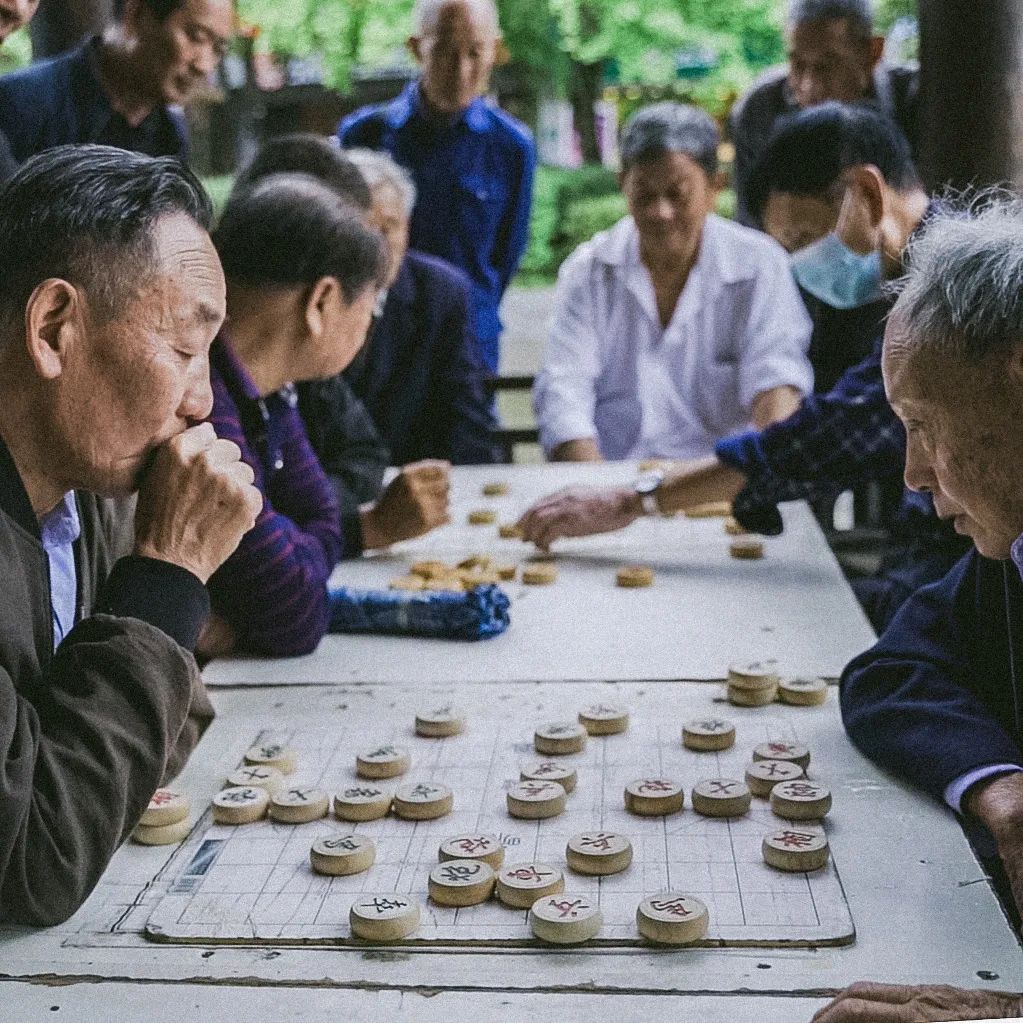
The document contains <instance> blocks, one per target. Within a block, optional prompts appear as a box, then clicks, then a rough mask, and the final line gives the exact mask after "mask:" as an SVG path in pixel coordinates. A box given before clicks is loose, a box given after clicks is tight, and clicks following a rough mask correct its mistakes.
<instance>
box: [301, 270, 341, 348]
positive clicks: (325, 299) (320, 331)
mask: <svg viewBox="0 0 1023 1023" xmlns="http://www.w3.org/2000/svg"><path fill="white" fill-rule="evenodd" d="M340 292H341V286H340V285H339V284H338V282H337V280H336V278H334V277H321V278H320V279H319V280H318V281H317V282H316V283H315V284H314V285H313V286H312V287H311V288H310V289H309V291H308V292H307V293H306V300H305V310H304V313H303V315H304V318H305V326H306V330H307V331H308V332H309V335H310V337H313V338H316V339H317V340H319V339H320V338H322V337H323V335H324V333H326V330H327V318H328V315H329V312H328V311H329V309H330V305H331V303H332V302H334V301H336V300H337V299H338V298H340V297H341V295H340Z"/></svg>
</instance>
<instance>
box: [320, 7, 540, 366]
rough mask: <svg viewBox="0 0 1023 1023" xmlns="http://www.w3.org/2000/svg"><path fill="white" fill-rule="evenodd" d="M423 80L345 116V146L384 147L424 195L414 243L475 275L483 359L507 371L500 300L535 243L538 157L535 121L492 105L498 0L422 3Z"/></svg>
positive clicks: (418, 14) (417, 43)
mask: <svg viewBox="0 0 1023 1023" xmlns="http://www.w3.org/2000/svg"><path fill="white" fill-rule="evenodd" d="M413 20H414V24H415V34H414V35H413V36H412V37H411V38H410V39H409V43H408V45H409V49H410V50H411V51H412V54H413V56H414V57H415V59H416V60H417V61H418V62H419V64H420V65H421V67H422V75H421V77H420V79H419V81H418V82H415V83H413V84H412V85H410V86H409V87H408V88H407V89H406V90H405V91H404V92H403V93H402V94H401V96H399V97H398V98H397V99H396V100H395V101H394V102H393V103H388V104H384V105H382V106H375V107H367V108H366V109H364V110H358V111H356V112H355V113H354V114H352V115H351V116H350V117H348V118H346V119H345V120H344V121H342V122H341V125H340V127H339V129H338V137H339V138H340V140H341V145H342V146H344V147H346V148H348V147H365V148H369V149H384V150H386V151H387V152H389V153H390V154H391V155H392V156H393V157H394V158H395V160H397V161H398V163H400V164H401V165H402V166H404V167H407V168H408V169H409V171H410V172H411V174H412V177H413V179H414V181H415V184H416V188H417V190H418V194H419V199H418V202H417V203H416V207H415V209H414V210H413V212H412V221H411V224H410V228H409V240H410V242H411V245H412V247H413V248H414V249H418V250H419V251H421V252H426V253H429V254H431V255H434V256H439V257H440V258H441V259H445V260H447V261H448V262H449V263H452V264H454V265H455V266H457V267H458V268H459V269H460V270H463V271H464V272H465V273H466V274H467V276H468V277H469V279H470V280H471V281H472V305H473V315H474V320H475V322H474V328H475V332H476V338H477V341H478V343H479V348H480V357H481V359H482V361H483V364H484V366H485V367H486V368H487V370H488V371H489V372H491V373H496V372H497V365H498V354H499V352H498V340H499V338H500V334H501V320H500V318H499V316H498V306H499V305H500V304H501V297H502V296H503V295H504V292H505V289H506V288H507V287H508V283H509V281H510V280H511V279H512V276H513V275H514V273H515V270H516V269H517V267H518V265H519V260H520V259H521V258H522V253H523V252H524V251H525V248H526V241H527V234H528V229H529V211H530V206H531V204H532V196H533V172H534V169H535V164H536V154H535V150H534V147H533V140H532V137H531V136H530V134H529V131H528V129H527V128H526V127H525V125H522V124H520V123H519V122H518V121H516V120H514V118H512V117H509V116H508V115H507V114H505V113H503V112H502V111H501V110H498V109H497V108H496V107H492V106H490V105H489V104H488V103H486V102H484V100H483V98H482V97H483V96H484V95H485V94H486V92H487V89H488V87H489V83H490V74H491V72H492V71H493V68H494V64H495V63H496V61H497V58H498V53H499V47H500V42H501V35H500V27H499V24H498V17H497V6H496V4H495V3H494V0H417V3H416V7H415V11H414V14H413Z"/></svg>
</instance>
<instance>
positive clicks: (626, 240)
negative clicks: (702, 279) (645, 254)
mask: <svg viewBox="0 0 1023 1023" xmlns="http://www.w3.org/2000/svg"><path fill="white" fill-rule="evenodd" d="M725 230H726V229H725V228H724V226H723V223H722V221H721V218H720V217H718V216H717V215H716V214H714V213H712V214H710V215H709V216H708V217H707V219H706V220H705V221H704V224H703V234H702V237H701V238H700V251H699V252H698V254H697V257H696V263H695V264H694V266H693V269H694V270H695V269H696V268H697V267H699V268H700V270H701V271H702V270H704V269H707V270H708V271H709V272H710V273H711V277H712V279H715V280H719V281H721V282H722V283H724V284H736V283H738V282H739V281H751V280H754V279H755V278H756V276H757V268H756V266H755V265H754V261H753V260H749V259H744V258H743V251H742V249H741V248H740V247H738V246H736V245H729V244H728V241H729V240H730V239H728V238H726V236H725ZM594 256H595V258H596V259H597V260H598V261H599V262H601V263H604V264H606V265H608V266H614V267H620V268H622V269H624V270H632V269H633V268H635V267H638V266H643V263H642V260H641V259H640V256H639V231H638V230H637V228H636V224H635V221H634V220H633V219H632V217H631V216H630V217H623V218H622V219H621V220H619V221H618V223H617V224H615V226H614V227H612V228H611V229H610V230H609V231H607V232H606V233H605V236H604V238H603V240H602V243H601V244H600V245H598V246H596V247H595V251H594ZM644 269H645V267H644Z"/></svg>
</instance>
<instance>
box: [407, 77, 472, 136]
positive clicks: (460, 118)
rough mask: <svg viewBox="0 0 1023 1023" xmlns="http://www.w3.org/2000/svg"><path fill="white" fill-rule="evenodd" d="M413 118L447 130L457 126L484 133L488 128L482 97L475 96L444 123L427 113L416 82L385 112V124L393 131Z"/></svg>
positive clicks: (408, 86) (442, 120) (443, 120)
mask: <svg viewBox="0 0 1023 1023" xmlns="http://www.w3.org/2000/svg"><path fill="white" fill-rule="evenodd" d="M413 118H415V119H416V120H418V121H420V122H422V123H424V124H443V125H444V127H446V128H449V129H450V128H453V127H455V126H456V125H459V124H464V125H465V126H466V127H467V128H469V130H470V131H475V132H485V131H487V130H488V129H489V128H490V119H489V118H488V117H487V104H486V101H485V100H484V99H483V98H482V97H480V96H477V97H476V99H474V100H473V101H472V102H471V103H470V104H469V105H468V106H467V107H466V108H465V110H463V111H462V112H461V113H460V114H458V115H457V116H455V117H452V118H451V119H450V121H446V120H445V119H443V118H438V117H436V115H432V114H431V113H430V112H429V110H428V109H427V106H426V101H425V100H424V99H423V95H422V91H421V89H420V85H419V82H418V81H415V82H412V83H411V84H410V85H407V86H406V87H405V89H404V91H403V92H402V93H401V95H400V96H399V97H398V98H397V99H396V100H395V101H394V102H393V103H392V104H391V105H390V107H389V108H388V111H387V123H388V125H389V126H390V127H391V128H393V129H395V130H397V129H399V128H403V127H405V125H406V124H408V123H409V121H411V120H412V119H413Z"/></svg>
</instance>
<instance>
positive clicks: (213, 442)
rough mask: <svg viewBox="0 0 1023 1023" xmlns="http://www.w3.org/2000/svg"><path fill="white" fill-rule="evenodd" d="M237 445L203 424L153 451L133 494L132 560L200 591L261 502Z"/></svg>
mask: <svg viewBox="0 0 1023 1023" xmlns="http://www.w3.org/2000/svg"><path fill="white" fill-rule="evenodd" d="M252 480H253V473H252V468H251V467H250V466H249V465H247V464H246V463H245V462H243V461H242V460H241V451H240V450H239V449H238V445H237V444H234V443H233V442H232V441H229V440H221V439H220V438H219V437H217V435H216V433H215V432H214V430H213V427H212V426H211V425H210V424H209V423H202V424H201V425H199V426H193V427H190V428H189V429H187V430H185V431H184V433H180V434H178V435H177V436H176V437H173V438H171V439H170V440H169V441H167V443H166V444H164V445H163V446H162V447H160V448H158V449H157V452H156V457H155V458H154V460H153V464H152V466H151V467H150V469H149V472H148V473H147V474H146V476H145V478H144V480H143V483H142V486H141V487H140V489H139V496H138V504H137V505H136V510H135V553H136V554H140V555H142V556H143V557H147V558H156V559H157V560H158V561H168V562H170V563H171V564H173V565H179V566H180V567H181V568H185V569H188V571H189V572H191V573H192V574H193V575H195V576H197V577H198V578H199V580H200V581H201V582H203V583H205V582H206V581H207V580H208V579H209V577H210V576H211V575H213V573H214V572H215V571H216V570H217V569H218V568H219V567H220V566H221V565H222V564H223V563H224V562H225V561H226V560H227V559H228V558H229V557H230V556H231V554H232V553H233V552H234V550H235V548H236V547H237V546H238V544H239V542H240V541H241V538H242V537H243V536H244V535H245V534H246V533H247V532H248V531H249V530H250V529H251V528H252V527H253V525H254V524H255V521H256V516H257V515H259V512H260V510H261V509H262V507H263V496H262V494H260V492H259V491H258V490H257V489H256V487H254V486H253V485H252Z"/></svg>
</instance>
